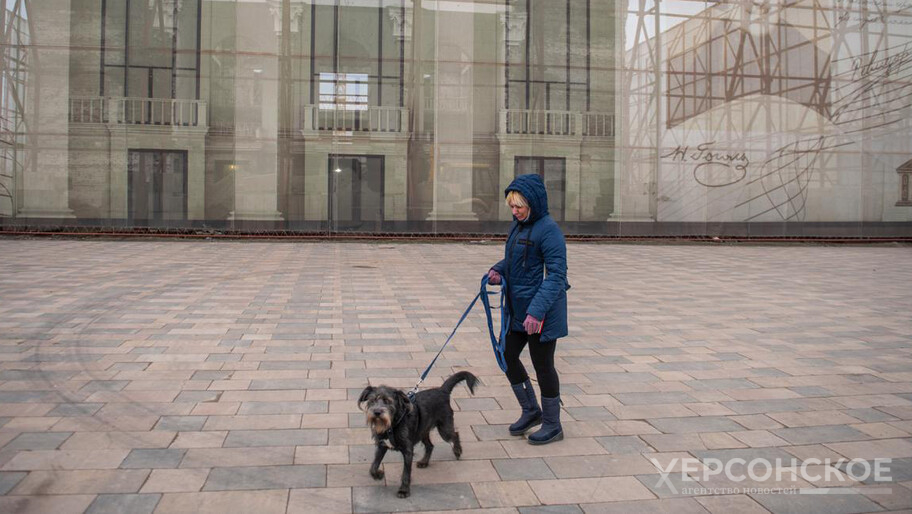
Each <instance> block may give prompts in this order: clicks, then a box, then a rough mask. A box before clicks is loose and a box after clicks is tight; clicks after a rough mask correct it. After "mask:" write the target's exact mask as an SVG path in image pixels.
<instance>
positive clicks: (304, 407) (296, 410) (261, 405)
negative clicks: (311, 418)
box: [237, 391, 363, 421]
mask: <svg viewBox="0 0 912 514" xmlns="http://www.w3.org/2000/svg"><path fill="white" fill-rule="evenodd" d="M359 393H360V391H359ZM328 411H329V403H328V402H325V401H312V402H244V403H242V404H241V407H240V408H239V409H238V411H237V413H238V415H248V414H316V413H324V412H328ZM362 421H363V415H362Z"/></svg>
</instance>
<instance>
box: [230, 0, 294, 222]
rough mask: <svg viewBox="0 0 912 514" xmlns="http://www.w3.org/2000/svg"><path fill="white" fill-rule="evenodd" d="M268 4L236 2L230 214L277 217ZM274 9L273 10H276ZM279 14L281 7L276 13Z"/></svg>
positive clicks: (274, 73)
mask: <svg viewBox="0 0 912 514" xmlns="http://www.w3.org/2000/svg"><path fill="white" fill-rule="evenodd" d="M268 7H269V6H268V4H255V3H244V4H242V3H239V4H237V10H236V16H237V25H236V26H237V34H236V37H237V40H236V41H237V44H236V48H237V55H238V59H237V67H236V69H235V87H236V94H235V113H236V118H235V127H236V130H235V145H234V147H235V152H236V154H237V155H236V158H237V161H238V162H239V163H243V165H240V164H239V165H238V167H237V171H236V175H235V182H234V187H235V198H234V211H232V212H231V213H230V214H229V215H228V217H229V219H232V220H253V221H277V220H281V219H282V214H281V213H280V212H279V210H278V199H279V195H278V144H277V138H278V110H279V104H278V102H279V100H278V98H279V80H278V78H279V71H280V67H279V59H278V50H279V47H278V45H279V37H278V36H279V35H280V34H277V33H276V31H275V21H274V19H273V16H270V10H269V9H268ZM273 15H275V12H274V11H273ZM278 15H279V16H281V13H278Z"/></svg>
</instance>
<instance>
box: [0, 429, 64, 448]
mask: <svg viewBox="0 0 912 514" xmlns="http://www.w3.org/2000/svg"><path fill="white" fill-rule="evenodd" d="M71 435H73V433H72V432H25V433H22V434H19V435H18V436H16V438H15V439H13V440H12V441H10V442H9V443H7V444H6V446H4V447H3V449H4V450H55V449H57V448H59V447H60V445H61V444H63V442H64V441H66V440H67V439H69V438H70V436H71Z"/></svg>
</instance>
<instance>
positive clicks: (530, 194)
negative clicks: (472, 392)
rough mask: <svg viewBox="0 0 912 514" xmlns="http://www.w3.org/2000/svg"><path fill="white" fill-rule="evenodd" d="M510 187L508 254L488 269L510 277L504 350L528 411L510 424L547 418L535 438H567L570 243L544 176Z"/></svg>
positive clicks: (496, 276)
mask: <svg viewBox="0 0 912 514" xmlns="http://www.w3.org/2000/svg"><path fill="white" fill-rule="evenodd" d="M504 192H505V194H506V202H507V205H509V206H510V209H511V210H512V212H513V225H512V226H511V227H510V235H509V236H507V245H506V249H505V252H504V259H503V260H502V261H500V262H498V263H497V264H495V265H494V266H492V267H491V269H490V270H489V271H488V282H489V283H492V284H499V283H500V282H501V277H502V276H503V277H506V279H507V292H506V293H507V306H508V308H509V309H510V316H511V318H510V319H511V321H510V328H509V331H508V333H507V337H506V342H505V352H504V356H505V358H506V362H507V379H508V380H509V381H510V385H511V386H512V388H513V393H514V394H515V395H516V399H517V400H519V404H520V406H521V407H522V415H521V416H520V418H519V419H518V420H517V421H516V423H513V424H512V425H510V435H523V434H525V433H526V431H527V430H529V429H530V428H532V427H533V426H536V425H539V424H541V425H542V427H541V429H540V430H538V431H536V432H535V433H534V434H532V435H530V436H529V443H530V444H546V443H550V442H553V441H560V440H561V439H563V438H564V433H563V430H562V429H561V424H560V381H559V380H558V376H557V370H556V369H555V368H554V350H555V348H556V347H557V339H558V338H560V337H564V336H566V335H567V289H569V288H570V286H569V285H568V283H567V245H566V243H565V242H564V234H563V233H562V232H561V229H560V227H558V226H557V223H556V222H555V221H554V219H553V218H551V216H550V215H549V214H548V194H547V192H546V191H545V184H544V182H543V181H542V179H541V177H540V176H538V175H520V176H518V177H516V180H514V181H513V182H512V183H511V184H510V186H509V187H507V189H506V190H505V191H504ZM526 345H528V346H529V355H530V356H531V357H532V366H533V367H534V368H535V375H536V378H537V379H538V385H539V388H540V389H541V396H542V404H541V407H539V405H538V401H537V400H536V398H535V390H534V389H533V388H532V382H531V381H530V380H529V375H528V374H527V373H526V368H525V367H524V366H523V364H522V362H520V360H519V355H520V353H522V351H523V348H525V347H526Z"/></svg>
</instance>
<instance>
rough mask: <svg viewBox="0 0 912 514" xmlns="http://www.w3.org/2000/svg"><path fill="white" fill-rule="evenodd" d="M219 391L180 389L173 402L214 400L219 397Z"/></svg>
mask: <svg viewBox="0 0 912 514" xmlns="http://www.w3.org/2000/svg"><path fill="white" fill-rule="evenodd" d="M221 395H222V393H221V392H220V391H181V392H180V394H178V395H177V397H176V398H175V399H174V401H175V402H194V403H196V402H216V401H218V399H219V398H220V397H221Z"/></svg>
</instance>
